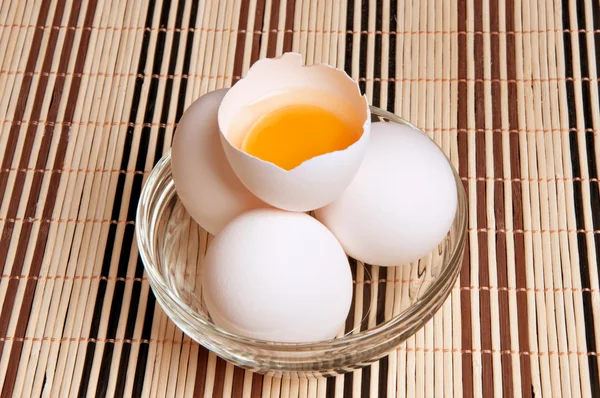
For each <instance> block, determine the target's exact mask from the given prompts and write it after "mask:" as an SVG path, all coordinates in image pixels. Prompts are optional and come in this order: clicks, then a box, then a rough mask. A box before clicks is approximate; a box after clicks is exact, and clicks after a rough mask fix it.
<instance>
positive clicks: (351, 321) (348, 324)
mask: <svg viewBox="0 0 600 398" xmlns="http://www.w3.org/2000/svg"><path fill="white" fill-rule="evenodd" d="M348 260H349V262H350V271H351V272H352V280H353V281H356V267H357V265H356V260H354V259H353V258H349V259H348ZM352 289H353V290H352V302H351V303H350V311H349V312H348V317H347V318H346V326H345V329H344V332H345V333H349V332H350V331H352V329H354V308H355V305H356V304H355V303H356V295H357V289H358V284H356V283H355V284H354V286H353V287H352Z"/></svg>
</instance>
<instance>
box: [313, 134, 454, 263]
mask: <svg viewBox="0 0 600 398" xmlns="http://www.w3.org/2000/svg"><path fill="white" fill-rule="evenodd" d="M457 204H458V196H457V187H456V180H455V176H454V172H453V170H452V167H451V166H450V163H449V162H448V160H447V158H446V156H445V155H444V153H443V152H442V151H441V150H440V148H439V147H438V146H437V145H436V144H435V143H434V142H433V141H432V140H431V139H430V138H429V137H428V136H427V135H425V134H424V133H422V132H420V131H418V130H415V129H412V128H410V127H407V126H403V125H399V124H394V123H373V125H372V127H371V139H370V141H369V147H368V149H367V154H366V156H365V159H364V161H363V163H362V166H361V168H360V170H359V172H358V174H357V175H356V177H355V178H354V180H353V181H352V184H350V186H349V187H348V189H347V190H346V191H344V193H343V194H342V195H341V196H340V197H339V198H338V199H337V200H335V201H334V202H333V203H331V204H329V205H328V206H326V207H324V208H322V209H319V210H317V212H316V216H317V218H318V219H319V220H320V221H321V222H322V223H323V224H325V225H326V226H327V227H328V228H329V229H330V230H331V231H332V232H333V234H334V235H335V236H336V237H337V238H338V240H339V241H340V243H341V244H342V246H343V247H344V249H345V250H346V253H348V255H350V256H352V257H354V258H356V259H357V260H360V261H363V262H365V263H369V264H376V265H384V266H396V265H402V264H406V263H410V262H412V261H415V260H418V259H419V258H421V257H423V256H425V255H427V254H428V253H429V252H431V251H432V250H433V249H435V248H436V247H437V246H438V245H439V243H440V242H441V241H442V240H443V239H444V237H445V236H446V234H447V233H448V231H449V230H450V227H451V225H452V222H453V221H454V216H455V214H456V209H457Z"/></svg>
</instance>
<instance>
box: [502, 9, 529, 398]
mask: <svg viewBox="0 0 600 398" xmlns="http://www.w3.org/2000/svg"><path fill="white" fill-rule="evenodd" d="M506 30H507V32H514V30H515V10H514V0H507V1H506ZM515 40H516V39H515V35H510V36H509V37H507V39H506V48H507V57H506V59H507V60H508V65H507V78H508V79H509V80H510V79H516V78H517V72H516V70H517V64H516V62H517V61H516V46H515ZM508 98H509V101H508V121H509V128H510V129H518V128H519V108H518V105H519V104H518V102H517V86H516V85H514V84H509V85H508ZM509 140H510V141H509V142H510V169H511V176H512V178H521V162H520V150H519V136H518V135H516V134H511V135H510V138H509ZM512 193H513V195H512V202H513V225H514V228H515V229H523V196H522V191H521V183H520V182H513V183H512ZM514 237H515V274H516V283H517V288H518V289H525V288H526V287H527V283H526V276H525V267H526V266H525V240H524V235H523V234H515V235H514ZM517 317H518V320H519V324H518V328H519V350H520V351H526V352H528V351H529V321H528V319H527V318H528V316H527V293H526V292H525V291H524V290H522V291H517ZM520 361H521V389H522V394H523V396H525V397H531V395H532V391H531V363H530V359H529V356H527V355H521V356H520Z"/></svg>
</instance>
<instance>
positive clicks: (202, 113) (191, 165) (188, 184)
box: [171, 89, 269, 235]
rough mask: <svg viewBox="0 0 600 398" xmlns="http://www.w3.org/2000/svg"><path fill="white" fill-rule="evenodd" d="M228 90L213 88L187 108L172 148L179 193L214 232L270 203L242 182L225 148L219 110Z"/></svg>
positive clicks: (204, 224)
mask: <svg viewBox="0 0 600 398" xmlns="http://www.w3.org/2000/svg"><path fill="white" fill-rule="evenodd" d="M226 93H227V89H222V90H216V91H212V92H210V93H208V94H205V95H203V96H202V97H200V98H199V99H197V100H196V101H195V102H194V103H192V105H190V107H189V108H188V109H186V111H185V112H184V114H183V116H182V117H181V120H180V122H179V124H178V126H177V131H176V134H175V137H174V138H173V147H172V149H171V167H172V173H173V182H174V183H175V189H176V190H177V195H178V196H179V199H180V200H181V202H182V203H183V205H184V207H185V208H186V210H187V212H188V213H189V214H190V216H192V218H193V219H194V220H195V221H196V222H197V223H198V224H199V225H200V226H201V227H202V228H204V229H205V230H206V231H208V232H209V233H211V234H213V235H216V234H217V233H218V232H219V231H220V230H221V228H223V227H224V226H225V224H227V223H228V222H229V221H230V220H232V219H233V218H235V217H236V216H238V215H239V214H241V213H243V212H245V211H248V210H251V209H256V208H260V207H269V206H268V205H267V204H266V203H264V202H263V201H261V200H260V199H258V198H257V197H256V196H254V195H253V194H252V193H251V192H250V191H248V189H247V188H246V187H245V186H244V185H243V184H242V183H241V182H240V180H239V179H238V178H237V177H236V175H235V173H234V172H233V170H232V169H231V166H230V165H229V162H228V161H227V158H226V157H225V153H224V152H223V147H222V145H221V140H220V134H219V126H218V124H217V111H218V109H219V104H220V103H221V100H222V99H223V97H224V96H225V94H226Z"/></svg>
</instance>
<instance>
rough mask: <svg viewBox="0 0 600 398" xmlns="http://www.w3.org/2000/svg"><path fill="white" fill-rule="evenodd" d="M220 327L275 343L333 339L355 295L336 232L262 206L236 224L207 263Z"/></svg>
mask: <svg viewBox="0 0 600 398" xmlns="http://www.w3.org/2000/svg"><path fill="white" fill-rule="evenodd" d="M202 288H203V295H204V301H205V303H206V307H207V309H208V311H209V313H210V315H211V317H212V319H213V321H214V322H215V324H216V325H217V326H219V327H221V328H222V329H224V330H227V331H229V332H231V333H235V334H238V335H242V336H246V337H250V338H254V339H259V340H266V341H273V342H296V343H301V342H314V341H321V340H327V339H331V338H333V337H335V336H336V334H337V333H338V332H339V331H340V330H341V328H342V327H343V325H344V322H345V319H346V317H347V315H348V311H349V310H350V304H351V300H352V274H351V272H350V267H349V264H348V259H347V257H346V255H345V253H344V251H343V249H342V247H341V246H340V244H339V242H338V241H337V240H336V239H335V237H334V236H333V234H332V233H331V232H330V231H329V230H328V229H327V228H325V227H324V226H323V225H322V224H321V223H320V222H318V221H317V220H316V219H314V218H312V217H310V216H309V215H307V214H305V213H293V212H286V211H282V210H278V209H259V210H252V211H250V212H247V213H244V214H242V215H240V216H238V217H237V218H235V219H234V220H233V221H231V222H230V223H229V224H227V226H226V227H225V228H223V230H222V231H221V232H220V233H219V234H218V235H217V236H216V237H215V239H214V240H213V242H212V243H211V244H210V246H209V248H208V251H207V254H206V258H205V264H204V268H203V280H202Z"/></svg>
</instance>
